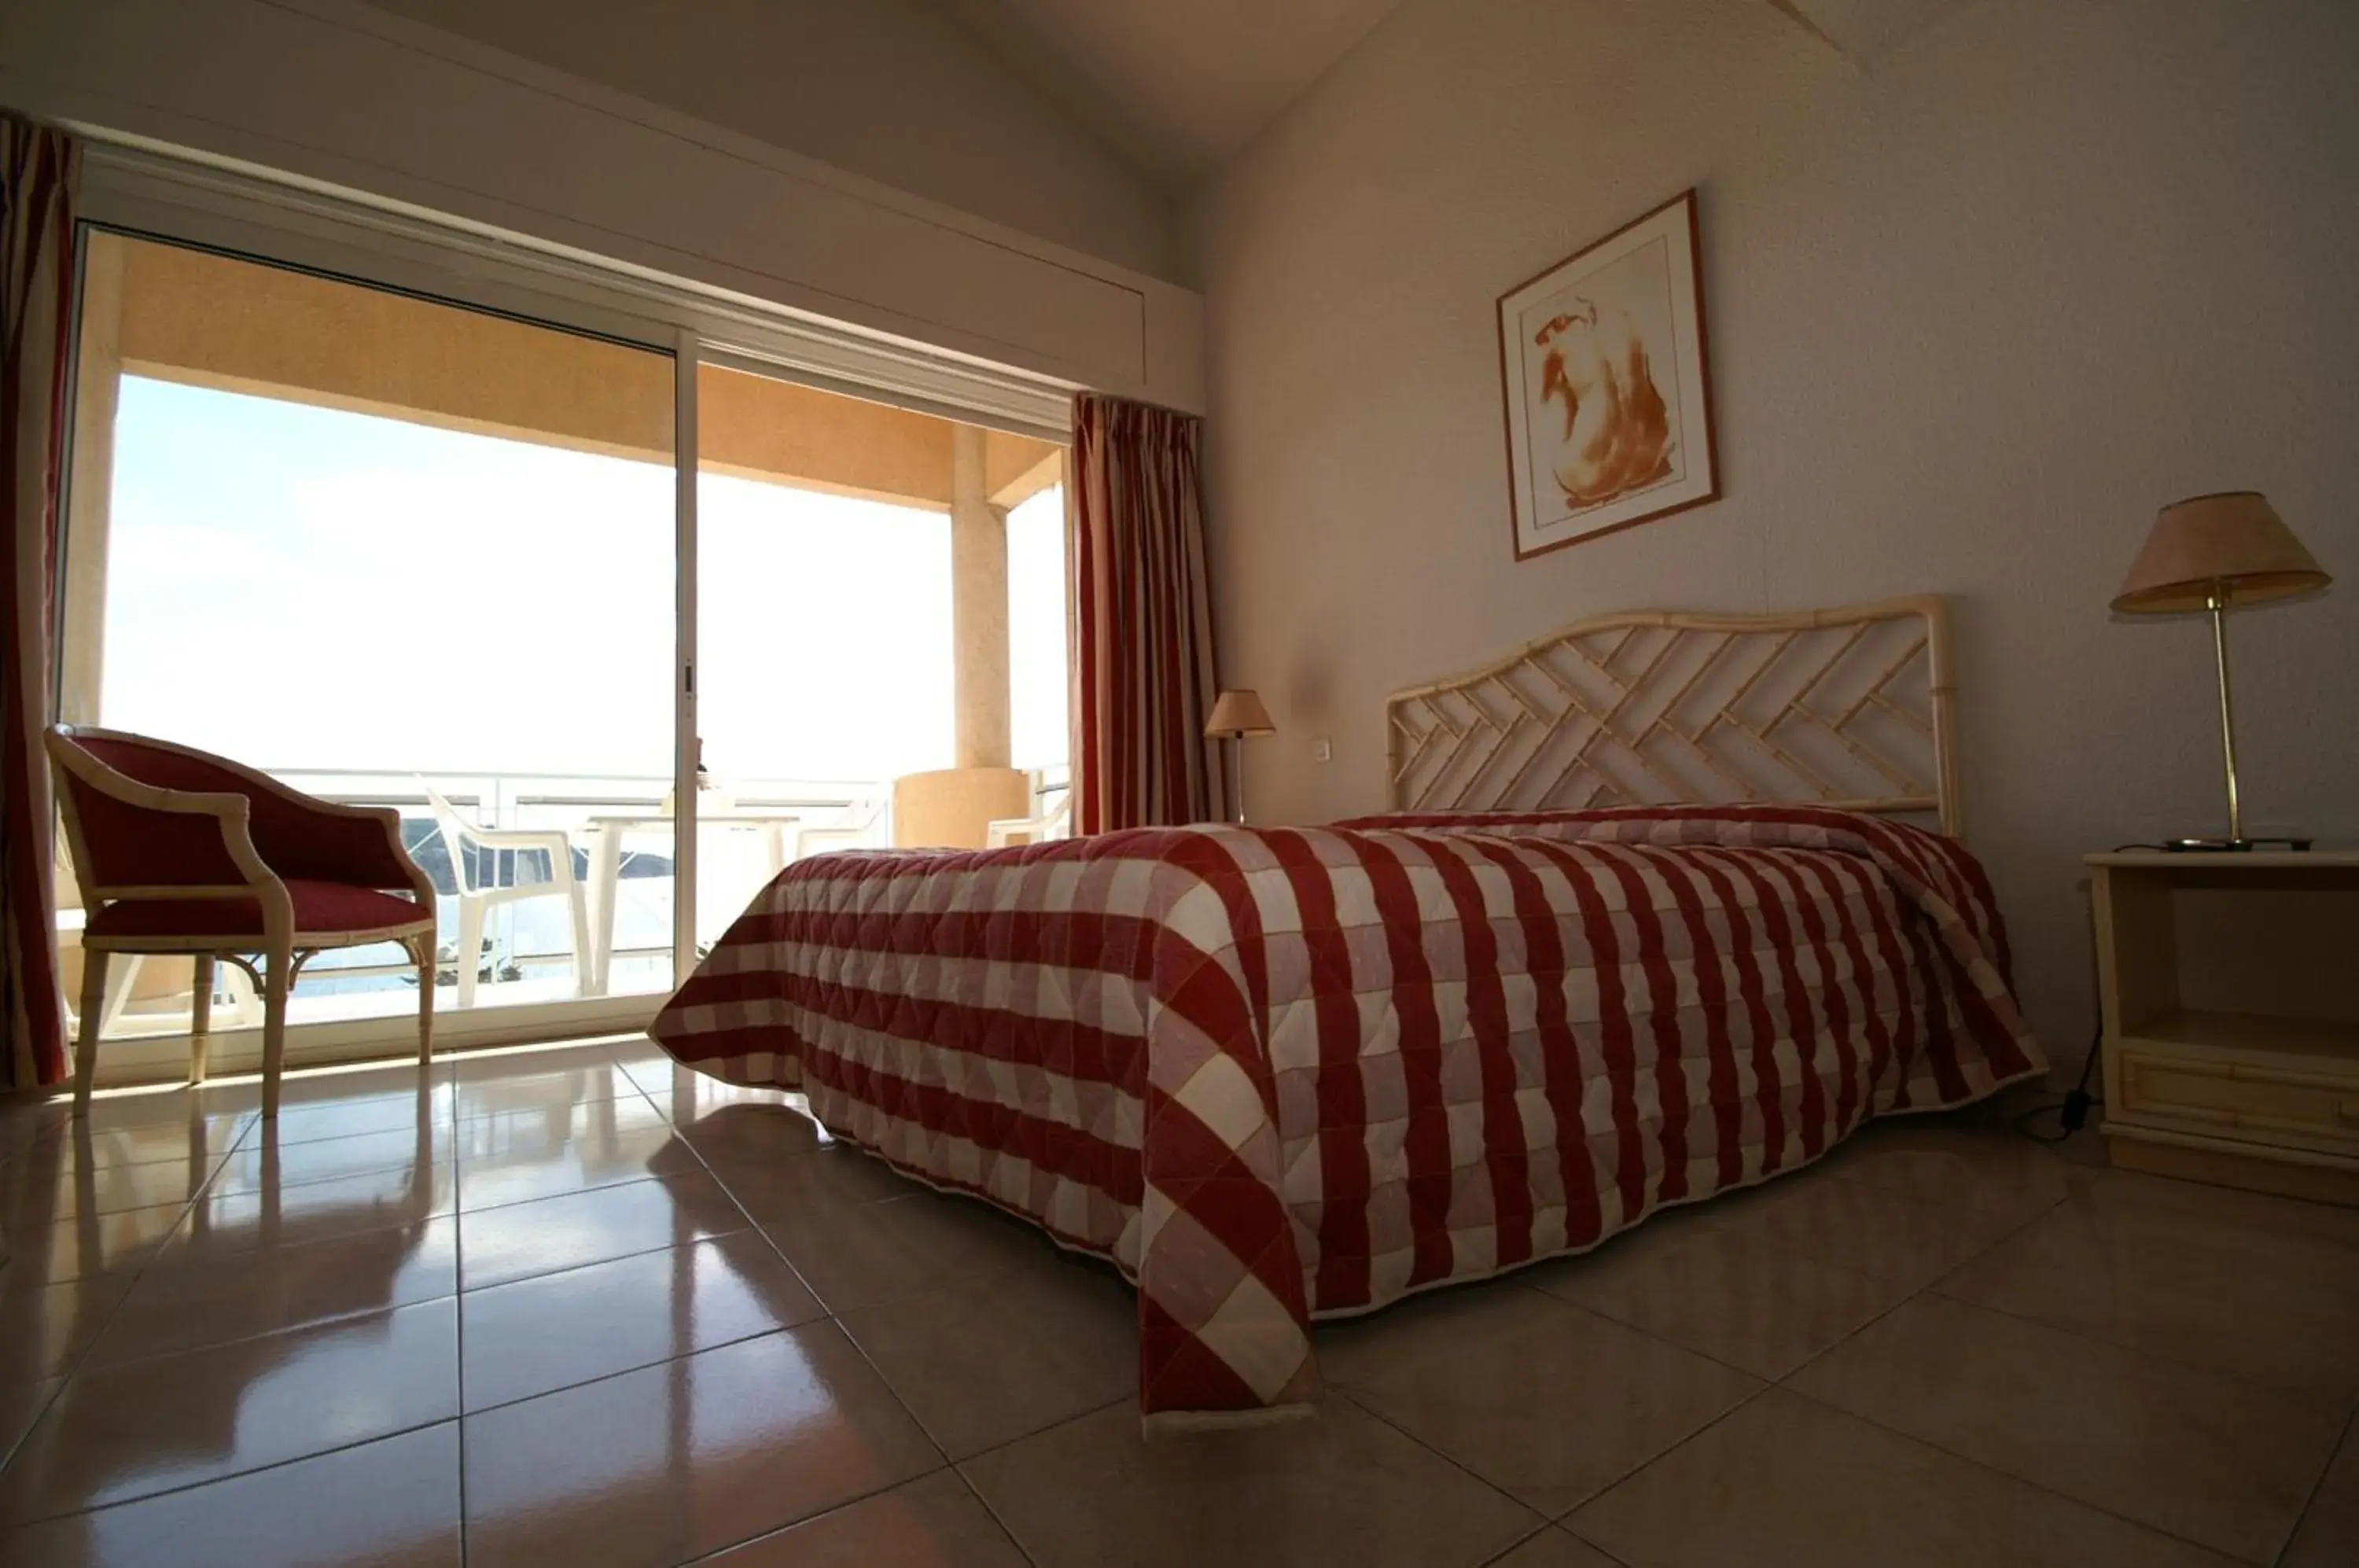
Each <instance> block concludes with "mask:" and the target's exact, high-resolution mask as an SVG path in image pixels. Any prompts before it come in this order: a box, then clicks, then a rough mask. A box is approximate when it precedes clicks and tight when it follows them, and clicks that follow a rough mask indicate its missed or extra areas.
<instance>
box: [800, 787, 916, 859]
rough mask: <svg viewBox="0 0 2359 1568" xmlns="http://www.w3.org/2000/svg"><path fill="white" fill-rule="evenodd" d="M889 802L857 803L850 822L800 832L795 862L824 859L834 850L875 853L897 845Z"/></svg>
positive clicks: (881, 797)
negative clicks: (888, 807)
mask: <svg viewBox="0 0 2359 1568" xmlns="http://www.w3.org/2000/svg"><path fill="white" fill-rule="evenodd" d="M885 804H886V798H885V797H884V796H881V795H880V796H877V797H875V799H873V800H855V801H853V804H852V810H851V811H850V812H849V813H847V815H848V820H847V821H845V822H839V823H836V824H834V825H832V826H830V827H815V828H797V829H796V830H795V853H794V856H793V858H794V859H796V860H800V859H801V858H802V857H803V856H805V855H821V854H824V853H825V852H826V851H828V850H831V849H871V848H877V847H880V846H882V845H885V844H891V843H892V842H893V833H892V829H893V824H892V822H891V821H890V820H889V819H888V817H887V815H886V810H885Z"/></svg>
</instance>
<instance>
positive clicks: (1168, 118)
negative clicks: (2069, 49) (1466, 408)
mask: <svg viewBox="0 0 2359 1568" xmlns="http://www.w3.org/2000/svg"><path fill="white" fill-rule="evenodd" d="M927 3H928V4H929V5H931V6H932V7H933V8H934V9H935V10H936V11H938V12H940V13H941V14H942V15H944V16H948V17H949V18H950V19H951V21H952V22H953V23H954V24H956V25H957V26H958V27H961V28H962V29H963V30H964V31H965V32H966V33H967V34H968V35H969V36H971V37H973V38H975V39H977V40H978V41H979V42H981V43H982V44H983V45H984V47H985V48H986V49H989V50H990V51H991V53H992V54H993V55H994V56H995V57H996V59H997V60H998V62H999V63H1000V64H1001V65H1002V66H1003V67H1005V68H1006V69H1007V70H1009V71H1011V72H1013V73H1014V74H1016V75H1017V76H1019V77H1021V78H1022V79H1023V80H1024V81H1025V82H1026V83H1027V85H1029V86H1030V87H1032V88H1033V90H1034V91H1036V92H1038V93H1042V94H1043V95H1045V96H1046V97H1048V98H1049V99H1050V100H1051V101H1052V102H1054V103H1056V104H1057V105H1058V106H1059V107H1060V108H1061V109H1062V110H1063V111H1064V112H1065V113H1066V114H1068V115H1069V116H1070V117H1071V118H1072V119H1073V120H1075V121H1077V122H1078V123H1079V124H1080V125H1081V126H1082V128H1083V129H1084V130H1086V131H1088V132H1089V133H1090V134H1091V135H1093V136H1096V137H1097V138H1098V139H1099V140H1100V141H1102V142H1103V143H1105V144H1106V145H1108V146H1109V147H1111V148H1112V149H1113V151H1114V153H1115V154H1116V155H1117V156H1119V157H1120V158H1123V159H1124V161H1125V162H1127V163H1129V164H1130V165H1131V166H1132V167H1133V168H1135V169H1138V170H1139V171H1140V172H1141V173H1143V174H1145V175H1147V177H1149V178H1150V179H1152V180H1156V181H1157V182H1158V183H1159V184H1161V185H1163V186H1164V187H1165V188H1167V189H1169V190H1171V191H1184V190H1186V189H1188V188H1189V187H1191V186H1193V185H1195V184H1197V183H1198V182H1199V181H1201V180H1203V179H1205V178H1206V177H1207V176H1209V175H1211V174H1212V173H1214V172H1215V171H1217V170H1218V169H1220V168H1221V167H1222V166H1223V164H1225V163H1227V162H1228V161H1229V160H1230V159H1231V158H1234V157H1235V156H1236V155H1237V154H1238V153H1240V152H1242V151H1244V150H1245V147H1246V145H1247V144H1248V143H1250V142H1251V141H1252V140H1253V139H1254V138H1255V137H1256V136H1259V135H1260V134H1261V132H1262V130H1263V128H1264V127H1265V126H1266V125H1269V124H1270V122H1271V121H1273V120H1275V119H1277V116H1278V115H1279V114H1281V113H1282V112H1283V111H1284V110H1285V109H1286V107H1287V105H1288V104H1289V103H1293V102H1294V100H1295V99H1297V98H1299V97H1300V96H1301V95H1302V94H1303V93H1306V92H1308V91H1310V87H1311V85H1312V83H1314V82H1317V81H1318V80H1319V79H1320V78H1321V76H1323V75H1325V74H1326V73H1327V71H1329V70H1330V69H1331V68H1332V67H1333V66H1334V64H1335V62H1336V61H1338V60H1341V59H1343V56H1344V55H1345V54H1346V53H1348V52H1349V51H1350V50H1351V49H1352V46H1353V45H1354V44H1356V43H1358V42H1359V41H1360V40H1361V39H1362V38H1365V37H1366V36H1367V35H1368V33H1369V32H1371V31H1372V30H1373V29H1374V28H1375V26H1376V25H1377V24H1378V23H1379V22H1382V21H1383V20H1384V19H1385V17H1386V16H1388V15H1390V14H1391V13H1392V12H1393V11H1394V10H1396V9H1397V8H1398V6H1399V5H1401V4H1402V0H927ZM1565 3H1571V0H1565ZM1725 3H1727V4H1732V5H1738V4H1752V3H1755V0H1725ZM1760 3H1763V4H1767V5H1773V6H1775V7H1776V8H1777V10H1779V11H1780V12H1782V13H1784V14H1785V15H1786V16H1788V17H1789V18H1790V19H1791V20H1792V21H1793V22H1794V23H1795V24H1796V25H1797V26H1799V27H1803V28H1805V29H1807V30H1808V31H1809V32H1810V34H1812V35H1813V36H1814V37H1816V38H1819V39H1820V40H1821V42H1823V43H1825V44H1827V45H1828V46H1829V47H1831V48H1832V49H1837V50H1839V51H1841V52H1842V53H1843V54H1845V55H1848V56H1849V57H1851V58H1852V59H1853V60H1856V61H1858V62H1860V63H1861V64H1863V65H1865V64H1869V63H1871V62H1873V61H1874V60H1875V59H1876V58H1877V57H1879V56H1881V55H1883V54H1885V53H1886V52H1887V51H1888V50H1890V49H1894V48H1896V47H1897V46H1898V45H1899V44H1900V43H1902V42H1903V41H1905V40H1906V39H1908V38H1912V37H1914V36H1915V35H1916V34H1918V33H1919V32H1921V31H1923V30H1924V29H1925V28H1926V27H1930V26H1931V25H1932V24H1933V23H1934V22H1935V21H1938V20H1939V19H1940V17H1942V16H1946V15H1947V14H1948V13H1950V12H1951V11H1954V10H1957V9H1959V8H1960V7H1961V6H1962V5H1964V4H1966V3H1967V0H1760Z"/></svg>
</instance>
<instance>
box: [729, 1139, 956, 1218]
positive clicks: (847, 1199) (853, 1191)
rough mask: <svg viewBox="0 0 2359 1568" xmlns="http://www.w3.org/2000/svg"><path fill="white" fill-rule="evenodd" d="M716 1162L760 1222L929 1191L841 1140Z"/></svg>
mask: <svg viewBox="0 0 2359 1568" xmlns="http://www.w3.org/2000/svg"><path fill="white" fill-rule="evenodd" d="M712 1174H713V1175H714V1176H716V1177H717V1178H719V1179H720V1181H721V1184H722V1185H723V1187H726V1188H728V1189H729V1194H730V1196H732V1197H734V1198H735V1199H736V1200H737V1202H738V1204H739V1205H740V1206H741V1207H743V1208H744V1209H745V1212H746V1213H747V1214H751V1215H752V1216H753V1217H754V1218H755V1219H756V1221H759V1222H767V1221H770V1220H775V1219H783V1218H786V1217H788V1215H790V1214H794V1213H796V1212H797V1211H798V1210H801V1209H805V1208H810V1207H813V1206H815V1205H822V1204H825V1205H832V1206H836V1207H843V1206H848V1205H851V1204H855V1203H884V1202H886V1201H887V1200H890V1199H893V1198H907V1197H911V1196H914V1195H916V1194H918V1193H919V1192H927V1191H929V1189H928V1188H927V1187H926V1186H925V1185H924V1184H923V1183H921V1182H918V1181H910V1180H909V1179H908V1177H906V1176H903V1175H901V1174H900V1173H899V1172H898V1171H895V1170H894V1169H893V1168H892V1167H891V1166H889V1165H887V1164H886V1163H885V1162H884V1161H883V1160H875V1159H872V1158H870V1157H869V1156H867V1155H865V1154H863V1153H861V1152H860V1151H859V1150H858V1149H847V1148H844V1147H843V1146H841V1145H839V1146H836V1147H834V1148H829V1149H814V1150H812V1151H811V1152H810V1153H809V1154H793V1155H787V1156H785V1157H783V1158H781V1157H778V1156H771V1157H769V1158H766V1159H761V1160H744V1159H729V1160H713V1161H712Z"/></svg>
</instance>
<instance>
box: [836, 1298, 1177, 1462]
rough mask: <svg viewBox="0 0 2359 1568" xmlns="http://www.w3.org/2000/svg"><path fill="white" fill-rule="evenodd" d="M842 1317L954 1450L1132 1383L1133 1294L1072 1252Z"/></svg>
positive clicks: (1043, 1422)
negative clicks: (1065, 1258) (1067, 1259)
mask: <svg viewBox="0 0 2359 1568" xmlns="http://www.w3.org/2000/svg"><path fill="white" fill-rule="evenodd" d="M842 1322H843V1328H844V1332H845V1333H847V1334H851V1335H852V1337H853V1340H854V1341H855V1342H856V1343H857V1344H858V1345H859V1346H860V1348H861V1349H863V1350H864V1351H866V1352H867V1353H868V1358H869V1360H871V1361H873V1362H875V1364H876V1369H877V1370H878V1371H879V1372H882V1373H883V1374H884V1375H885V1380H886V1382H887V1383H889V1384H891V1385H892V1386H893V1391H894V1392H895V1393H897V1394H898V1395H899V1396H900V1397H901V1402H902V1403H903V1404H905V1405H907V1406H908V1407H909V1412H910V1413H911V1414H912V1415H914V1416H916V1417H917V1418H918V1421H919V1424H920V1425H922V1426H923V1427H924V1428H925V1429H926V1430H927V1432H930V1433H931V1434H932V1435H933V1439H934V1441H935V1442H936V1443H940V1444H941V1446H942V1451H943V1452H944V1453H946V1454H949V1455H950V1456H951V1458H952V1459H963V1458H966V1457H967V1456H968V1455H970V1454H978V1453H980V1452H982V1451H983V1450H984V1449H986V1448H995V1447H997V1446H998V1445H999V1444H1000V1443H1006V1442H1008V1441H1009V1440H1011V1439H1013V1438H1017V1437H1021V1436H1023V1435H1024V1434H1025V1433H1027V1432H1038V1431H1039V1430H1040V1429H1041V1428H1042V1427H1045V1426H1050V1425H1053V1424H1054V1423H1056V1422H1058V1421H1064V1420H1067V1419H1069V1418H1071V1417H1073V1416H1077V1415H1081V1414H1082V1413H1083V1412H1084V1411H1088V1410H1095V1409H1097V1408H1098V1407H1099V1406H1101V1405H1103V1404H1107V1403H1109V1402H1111V1401H1113V1400H1115V1399H1123V1398H1125V1397H1126V1396H1130V1395H1134V1394H1135V1393H1136V1390H1137V1388H1138V1301H1137V1298H1136V1296H1135V1295H1133V1294H1132V1292H1131V1290H1130V1288H1129V1287H1128V1286H1126V1285H1125V1284H1124V1283H1123V1282H1122V1280H1121V1279H1119V1278H1117V1277H1116V1276H1115V1275H1114V1272H1113V1271H1112V1270H1111V1269H1097V1268H1094V1267H1092V1266H1090V1265H1088V1264H1084V1263H1081V1262H1078V1261H1076V1262H1073V1263H1070V1264H1063V1265H1059V1264H1056V1263H1049V1264H1046V1265H1043V1266H1041V1267H1038V1268H1026V1269H1000V1270H997V1271H995V1272H993V1273H990V1274H986V1275H984V1276H981V1277H979V1278H973V1279H954V1280H951V1281H950V1282H949V1283H946V1284H942V1285H939V1286H936V1287H934V1288H933V1289H931V1290H921V1291H919V1293H917V1294H916V1295H911V1296H904V1297H902V1298H900V1299H899V1300H897V1301H888V1302H886V1303H885V1304H883V1305H881V1306H875V1307H869V1308H867V1309H865V1310H864V1311H860V1312H846V1313H845V1314H843V1319H842Z"/></svg>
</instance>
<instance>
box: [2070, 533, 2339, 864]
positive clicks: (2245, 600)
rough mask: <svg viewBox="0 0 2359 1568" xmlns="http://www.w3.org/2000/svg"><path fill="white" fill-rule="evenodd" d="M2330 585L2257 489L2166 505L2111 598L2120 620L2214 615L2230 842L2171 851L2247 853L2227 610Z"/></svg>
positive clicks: (2194, 841)
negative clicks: (2239, 801) (2238, 782)
mask: <svg viewBox="0 0 2359 1568" xmlns="http://www.w3.org/2000/svg"><path fill="white" fill-rule="evenodd" d="M2330 582H2332V579H2331V578H2330V577H2328V576H2327V574H2326V573H2325V572H2324V571H2322V570H2321V568H2320V566H2319V564H2318V562H2317V561H2314V560H2312V559H2311V557H2310V551H2308V550H2304V549H2303V548H2302V546H2301V541H2300V540H2299V539H2296V538H2294V537H2293V530H2292V529H2290V528H2287V527H2286V526H2285V523H2284V520H2283V519H2281V518H2280V517H2278V516H2277V512H2276V510H2275V509H2274V508H2273V507H2271V506H2270V505H2269V503H2268V500H2267V497H2265V496H2263V495H2261V494H2260V493H2259V492H2258V491H2255V490H2226V491H2222V492H2221V493H2219V494H2218V495H2196V496H2191V497H2190V498H2189V499H2187V500H2184V501H2178V502H2174V503H2173V504H2171V505H2170V506H2165V507H2164V508H2163V509H2162V511H2161V513H2160V515H2159V516H2158V517H2156V518H2155V519H2154V531H2153V532H2152V533H2150V534H2148V535H2147V540H2146V548H2145V549H2144V550H2139V551H2138V557H2137V560H2136V561H2132V562H2131V563H2130V574H2129V576H2127V577H2126V578H2125V579H2123V581H2122V586H2121V591H2120V592H2119V593H2115V594H2114V611H2115V612H2116V613H2117V614H2121V615H2181V614H2186V613H2188V612H2190V611H2195V610H2205V611H2209V612H2210V613H2211V615H2212V652H2213V654H2214V655H2215V656H2216V657H2217V659H2219V663H2220V750H2221V754H2222V756H2223V758H2224V759H2225V761H2226V764H2227V773H2228V836H2227V837H2226V838H2182V839H2174V840H2173V841H2172V842H2171V846H2170V847H2172V848H2173V849H2250V848H2252V847H2253V842H2254V841H2253V840H2251V839H2248V838H2246V837H2245V819H2244V813H2243V811H2241V810H2240V808H2239V807H2238V805H2237V802H2236V716H2235V709H2234V706H2233V705H2232V704H2231V702H2230V700H2229V694H2228V692H2229V688H2228V611H2229V609H2230V608H2231V607H2233V606H2237V605H2244V604H2267V603H2268V602H2269V601H2271V600H2273V599H2284V598H2288V597H2290V596H2291V595H2293V594H2296V593H2309V592H2310V590H2312V589H2315V588H2323V587H2325V586H2326V585H2327V583H2330Z"/></svg>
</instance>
